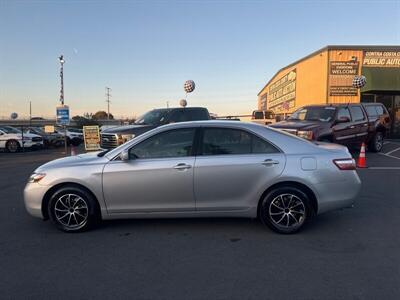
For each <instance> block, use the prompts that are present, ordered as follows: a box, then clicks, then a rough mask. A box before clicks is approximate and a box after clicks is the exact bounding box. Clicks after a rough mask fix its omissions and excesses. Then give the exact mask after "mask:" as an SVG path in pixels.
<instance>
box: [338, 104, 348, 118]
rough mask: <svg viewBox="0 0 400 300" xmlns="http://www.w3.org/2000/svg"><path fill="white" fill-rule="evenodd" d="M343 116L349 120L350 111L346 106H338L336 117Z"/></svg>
mask: <svg viewBox="0 0 400 300" xmlns="http://www.w3.org/2000/svg"><path fill="white" fill-rule="evenodd" d="M343 117H347V118H349V120H351V116H350V111H349V109H348V108H347V107H340V108H339V110H338V114H337V119H338V120H340V119H341V118H343Z"/></svg>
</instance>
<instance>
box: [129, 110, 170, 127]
mask: <svg viewBox="0 0 400 300" xmlns="http://www.w3.org/2000/svg"><path fill="white" fill-rule="evenodd" d="M169 112H170V110H169V109H153V110H151V111H149V112H147V113H145V114H144V115H143V116H141V117H140V118H139V119H137V120H136V122H135V124H138V125H155V126H157V125H160V124H161V123H162V122H163V121H165V118H166V116H167V114H168V113H169Z"/></svg>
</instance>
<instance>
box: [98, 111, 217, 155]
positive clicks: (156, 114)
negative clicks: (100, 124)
mask: <svg viewBox="0 0 400 300" xmlns="http://www.w3.org/2000/svg"><path fill="white" fill-rule="evenodd" d="M209 119H211V117H210V114H209V112H208V110H207V108H203V107H185V108H182V107H179V108H161V109H153V110H151V111H149V112H147V113H145V114H144V115H143V116H142V117H140V118H139V119H137V120H136V122H135V123H134V124H133V125H126V126H119V127H114V128H110V129H105V130H103V131H102V132H101V147H102V148H104V149H110V148H115V147H117V146H119V145H121V144H123V143H125V142H126V141H129V140H130V139H132V138H134V137H136V136H139V135H141V134H143V133H145V132H147V131H149V130H151V129H154V128H156V127H159V126H161V125H165V124H169V123H178V122H186V121H200V120H209Z"/></svg>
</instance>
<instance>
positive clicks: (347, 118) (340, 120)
mask: <svg viewBox="0 0 400 300" xmlns="http://www.w3.org/2000/svg"><path fill="white" fill-rule="evenodd" d="M348 122H350V118H349V117H346V116H343V117H340V118H339V119H337V120H336V123H348Z"/></svg>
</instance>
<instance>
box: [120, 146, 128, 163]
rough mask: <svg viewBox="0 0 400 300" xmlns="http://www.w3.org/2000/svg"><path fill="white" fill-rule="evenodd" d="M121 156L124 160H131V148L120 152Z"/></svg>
mask: <svg viewBox="0 0 400 300" xmlns="http://www.w3.org/2000/svg"><path fill="white" fill-rule="evenodd" d="M119 158H120V159H121V160H122V161H128V160H129V150H127V149H125V150H123V151H122V152H121V153H120V154H119Z"/></svg>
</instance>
